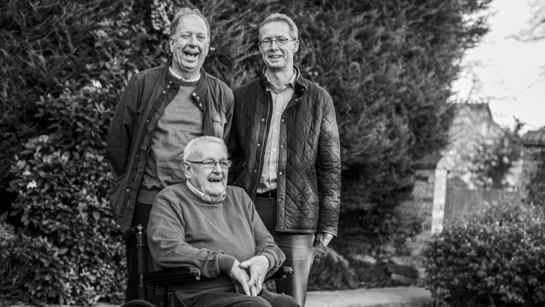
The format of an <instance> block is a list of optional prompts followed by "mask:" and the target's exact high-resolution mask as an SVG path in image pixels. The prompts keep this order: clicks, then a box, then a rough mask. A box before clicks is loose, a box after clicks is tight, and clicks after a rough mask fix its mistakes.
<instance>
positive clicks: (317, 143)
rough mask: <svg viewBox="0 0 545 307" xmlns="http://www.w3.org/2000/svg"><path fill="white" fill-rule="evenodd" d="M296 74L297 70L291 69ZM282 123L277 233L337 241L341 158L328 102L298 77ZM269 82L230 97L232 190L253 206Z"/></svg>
mask: <svg viewBox="0 0 545 307" xmlns="http://www.w3.org/2000/svg"><path fill="white" fill-rule="evenodd" d="M295 69H297V71H298V68H297V67H295ZM298 75H299V77H298V78H297V80H296V85H295V89H294V94H293V97H292V99H291V100H290V101H289V103H288V105H287V107H286V109H285V110H284V112H283V114H282V117H281V120H280V125H281V126H280V145H279V156H278V167H277V171H278V173H277V202H278V203H277V205H278V210H277V212H278V215H277V224H276V230H277V231H280V232H291V233H315V232H316V231H318V232H329V233H331V234H334V235H336V234H337V229H338V221H339V210H340V191H341V155H340V143H339V132H338V127H337V121H336V118H335V109H334V107H333V101H332V99H331V96H330V95H329V94H328V93H327V92H326V91H325V90H324V89H323V88H321V87H320V86H318V85H316V84H314V83H312V82H310V81H309V80H306V79H305V78H303V77H301V76H300V74H299V73H298ZM267 83H268V81H267V77H266V76H265V75H264V73H262V74H261V76H260V77H259V78H257V79H255V80H253V81H251V82H249V83H247V84H245V85H243V86H241V87H239V88H237V89H235V90H234V91H233V93H234V96H235V112H234V120H233V130H232V132H231V137H230V141H229V150H230V154H231V159H232V160H234V161H233V162H234V164H233V165H234V166H233V168H232V170H230V184H232V185H235V186H240V187H242V188H243V189H244V190H246V192H247V193H248V195H249V196H250V197H251V198H252V200H255V195H256V191H257V186H258V183H259V179H260V177H261V173H262V170H263V163H264V155H265V148H266V141H267V140H266V139H267V136H268V134H269V128H270V126H271V118H272V97H271V94H270V93H268V92H267V90H266V87H267Z"/></svg>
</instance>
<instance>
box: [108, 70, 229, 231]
mask: <svg viewBox="0 0 545 307" xmlns="http://www.w3.org/2000/svg"><path fill="white" fill-rule="evenodd" d="M169 65H170V61H169V62H168V63H167V64H166V65H164V66H160V67H155V68H151V69H148V70H144V71H142V72H140V73H138V74H137V75H135V76H134V77H133V78H132V79H131V80H130V82H129V84H128V85H127V88H126V89H125V92H124V93H123V95H122V96H121V99H120V101H119V103H118V105H117V108H116V111H115V114H114V117H113V119H112V123H111V125H110V128H109V130H108V138H107V144H106V150H107V152H108V158H109V160H110V163H111V164H112V167H113V169H114V171H115V174H116V176H117V178H116V179H115V180H114V182H113V184H112V188H111V189H110V191H109V194H110V195H109V198H110V205H111V206H112V211H113V214H114V217H115V221H116V223H117V227H118V228H119V229H121V230H122V231H124V232H127V230H129V228H130V226H131V221H132V217H133V214H134V208H135V203H136V197H137V194H138V191H139V189H140V185H141V183H142V177H143V175H144V170H145V168H146V162H147V158H148V154H149V152H150V146H151V140H152V136H153V131H154V130H155V126H156V125H157V121H158V120H159V118H160V117H161V115H162V114H163V112H164V110H165V108H166V106H167V105H168V104H169V103H170V102H171V101H172V99H173V98H174V97H175V96H176V94H177V93H178V89H179V86H178V85H177V84H176V83H175V82H173V80H172V79H171V78H172V77H171V76H170V75H169V70H168V67H169ZM192 97H193V99H194V102H195V104H197V105H198V107H199V108H200V109H201V110H203V112H204V119H203V135H212V136H216V137H219V138H223V139H224V140H227V137H228V135H229V131H230V130H231V122H232V115H233V107H234V101H233V92H232V90H231V89H230V88H229V87H228V86H227V85H226V84H225V83H223V82H222V81H220V80H219V79H217V78H215V77H213V76H211V75H209V74H207V73H206V72H205V71H204V69H203V68H201V78H200V80H199V83H198V84H197V88H196V89H195V91H194V92H193V93H192Z"/></svg>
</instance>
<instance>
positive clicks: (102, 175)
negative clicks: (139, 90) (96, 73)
mask: <svg viewBox="0 0 545 307" xmlns="http://www.w3.org/2000/svg"><path fill="white" fill-rule="evenodd" d="M107 92H108V90H107V89H102V88H96V87H92V86H89V87H86V88H84V89H83V90H81V91H77V90H74V89H70V88H68V87H67V88H66V89H65V92H64V93H63V94H61V95H60V96H59V97H57V98H53V97H45V98H42V101H41V102H40V103H39V106H38V113H37V116H39V117H41V118H43V119H44V120H46V121H49V122H50V123H51V127H52V130H54V131H55V132H54V133H51V134H49V135H47V134H45V135H42V136H40V137H37V138H32V139H31V140H29V141H28V142H27V144H26V145H25V150H24V151H22V152H21V153H20V154H19V155H18V156H17V157H16V160H17V163H16V165H14V166H13V168H12V170H11V172H12V175H13V176H14V177H15V179H14V180H13V181H11V182H10V187H11V189H12V190H13V191H14V192H16V193H17V199H16V200H15V201H14V203H13V208H14V210H15V211H14V212H13V214H16V215H17V216H20V218H21V222H22V223H23V224H24V228H23V230H24V231H25V233H26V234H27V235H29V236H31V237H32V238H33V239H34V240H38V241H39V242H42V243H43V244H45V245H44V246H47V248H48V251H49V252H51V253H52V254H53V256H54V257H52V258H49V257H46V258H45V259H46V260H44V261H43V262H44V263H42V265H41V266H36V267H35V268H34V269H35V275H34V278H33V280H32V282H27V283H25V284H24V288H25V289H27V290H28V291H29V292H30V293H31V294H32V296H33V297H34V298H36V299H38V300H40V301H42V302H60V303H61V304H75V303H78V304H82V303H83V304H85V305H92V304H94V303H96V302H97V301H98V299H99V298H101V297H102V298H106V299H109V300H111V301H115V302H118V301H119V300H120V298H121V297H122V290H123V287H122V285H123V283H124V266H123V261H122V260H123V258H124V256H123V255H124V253H123V252H124V249H123V248H122V247H123V245H122V243H121V241H120V240H119V236H118V231H117V229H116V226H115V223H114V221H113V219H112V216H111V212H110V206H109V203H108V201H107V197H106V195H107V190H108V188H109V184H110V181H111V179H112V172H111V171H110V166H109V163H108V161H107V160H106V159H105V152H104V151H105V149H104V141H103V138H102V136H103V135H104V134H105V129H107V127H108V126H109V120H110V118H111V113H112V112H113V110H112V108H111V107H106V106H105V105H104V104H101V103H99V102H97V101H98V99H97V100H93V99H90V98H88V97H89V96H91V97H93V96H102V95H107V94H108V93H107ZM95 98H97V97H95ZM32 257H37V256H35V255H33V256H32ZM40 259H41V258H40Z"/></svg>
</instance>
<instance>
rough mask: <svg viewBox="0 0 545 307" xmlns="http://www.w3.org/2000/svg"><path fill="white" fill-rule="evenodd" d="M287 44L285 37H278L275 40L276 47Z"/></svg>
mask: <svg viewBox="0 0 545 307" xmlns="http://www.w3.org/2000/svg"><path fill="white" fill-rule="evenodd" d="M287 42H288V39H287V38H285V37H280V38H277V39H276V43H277V44H278V45H285V44H286V43H287Z"/></svg>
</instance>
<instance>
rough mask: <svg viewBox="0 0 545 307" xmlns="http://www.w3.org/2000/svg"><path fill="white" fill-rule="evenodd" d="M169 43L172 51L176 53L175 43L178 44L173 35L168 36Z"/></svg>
mask: <svg viewBox="0 0 545 307" xmlns="http://www.w3.org/2000/svg"><path fill="white" fill-rule="evenodd" d="M168 44H169V45H170V53H171V54H173V53H174V44H176V40H175V39H174V38H173V37H172V36H171V37H169V38H168Z"/></svg>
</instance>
